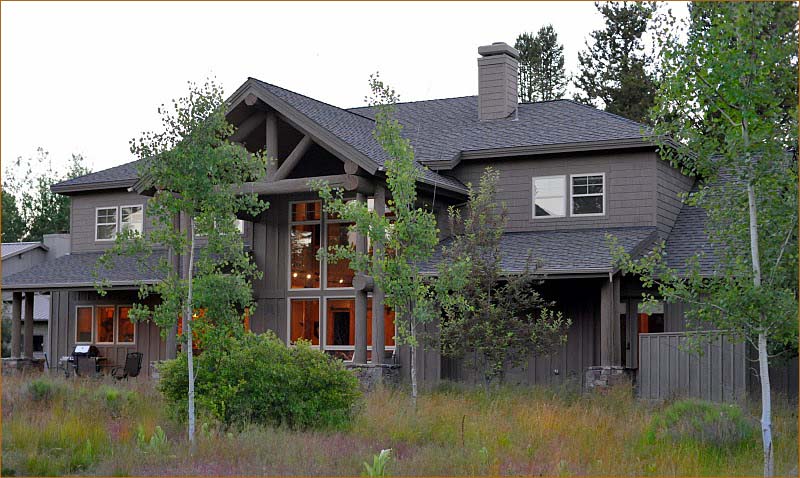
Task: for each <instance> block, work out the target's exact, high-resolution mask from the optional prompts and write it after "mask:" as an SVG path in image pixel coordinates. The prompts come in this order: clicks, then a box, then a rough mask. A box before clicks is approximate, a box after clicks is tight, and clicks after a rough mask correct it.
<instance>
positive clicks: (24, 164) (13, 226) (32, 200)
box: [2, 148, 91, 242]
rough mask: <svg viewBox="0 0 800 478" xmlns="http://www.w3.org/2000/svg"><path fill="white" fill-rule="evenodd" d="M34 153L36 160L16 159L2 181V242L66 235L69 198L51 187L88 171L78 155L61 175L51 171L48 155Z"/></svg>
mask: <svg viewBox="0 0 800 478" xmlns="http://www.w3.org/2000/svg"><path fill="white" fill-rule="evenodd" d="M36 154H37V156H36V158H22V157H19V158H17V160H16V161H15V162H14V163H13V164H14V168H13V170H12V171H7V172H6V174H5V177H4V178H3V193H2V196H3V242H7V241H8V242H15V241H41V240H42V237H43V236H44V235H45V234H53V233H60V232H69V214H70V202H69V198H68V197H67V196H63V195H61V194H57V193H54V192H53V191H51V190H50V186H52V185H53V184H56V183H58V182H61V181H64V180H67V179H72V178H76V177H78V176H83V175H85V174H89V173H90V172H91V171H90V170H89V169H88V168H86V166H84V159H83V156H81V155H79V154H73V155H72V159H71V161H70V165H69V169H68V170H67V172H66V173H63V174H62V173H58V172H56V171H55V170H54V169H53V163H52V161H51V160H50V154H49V153H48V152H47V151H45V150H44V149H43V148H37V150H36ZM40 167H44V170H39V169H38V168H40ZM6 208H8V209H6ZM6 214H8V217H6ZM7 227H8V229H6V228H7Z"/></svg>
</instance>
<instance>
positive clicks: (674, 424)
mask: <svg viewBox="0 0 800 478" xmlns="http://www.w3.org/2000/svg"><path fill="white" fill-rule="evenodd" d="M756 431H757V430H756V427H755V425H754V423H753V419H752V418H749V417H747V416H746V415H745V414H744V413H743V412H742V409H741V408H739V407H738V406H736V405H731V404H721V403H712V402H707V401H704V400H696V399H687V400H680V401H677V402H675V403H673V404H672V405H670V406H668V407H667V408H665V409H664V410H663V411H661V412H660V413H657V414H655V415H654V416H653V419H652V421H651V422H650V425H649V427H648V429H647V431H646V437H647V440H648V441H649V442H651V443H653V442H655V441H657V440H669V441H673V442H681V441H694V442H697V443H701V444H704V445H712V446H718V447H728V446H735V445H739V444H741V443H743V442H747V441H749V440H752V439H754V438H755V436H756Z"/></svg>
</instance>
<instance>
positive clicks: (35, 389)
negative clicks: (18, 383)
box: [28, 378, 59, 402]
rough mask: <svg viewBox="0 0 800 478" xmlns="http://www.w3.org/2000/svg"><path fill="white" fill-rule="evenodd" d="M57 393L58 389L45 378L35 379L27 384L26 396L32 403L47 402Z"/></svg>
mask: <svg viewBox="0 0 800 478" xmlns="http://www.w3.org/2000/svg"><path fill="white" fill-rule="evenodd" d="M58 392H59V388H58V387H57V386H56V385H55V384H54V383H53V382H51V381H49V380H47V379H45V378H37V379H35V380H32V381H31V382H30V383H28V396H29V397H30V399H31V400H32V401H34V402H48V401H50V399H52V398H53V396H54V395H55V394H56V393H58Z"/></svg>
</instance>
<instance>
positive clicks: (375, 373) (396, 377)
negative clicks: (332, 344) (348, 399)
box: [344, 363, 400, 392]
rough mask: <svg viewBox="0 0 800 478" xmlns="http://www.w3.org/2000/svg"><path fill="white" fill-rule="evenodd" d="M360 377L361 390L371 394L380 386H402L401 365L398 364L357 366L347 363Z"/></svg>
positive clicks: (348, 367)
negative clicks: (371, 391)
mask: <svg viewBox="0 0 800 478" xmlns="http://www.w3.org/2000/svg"><path fill="white" fill-rule="evenodd" d="M344 366H345V368H347V369H349V370H352V371H353V373H354V374H355V375H356V377H358V381H359V383H360V384H361V389H362V390H364V391H366V392H369V391H370V390H373V389H374V388H375V387H377V386H378V385H384V386H390V387H391V386H396V385H398V384H400V365H396V364H372V363H368V364H355V363H345V364H344Z"/></svg>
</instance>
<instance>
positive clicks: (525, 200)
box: [450, 151, 657, 231]
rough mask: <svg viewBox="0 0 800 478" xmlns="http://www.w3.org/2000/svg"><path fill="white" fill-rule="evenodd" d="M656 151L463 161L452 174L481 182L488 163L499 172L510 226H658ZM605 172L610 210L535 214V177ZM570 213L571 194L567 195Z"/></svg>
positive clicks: (525, 228) (500, 197)
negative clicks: (582, 214)
mask: <svg viewBox="0 0 800 478" xmlns="http://www.w3.org/2000/svg"><path fill="white" fill-rule="evenodd" d="M656 161H657V155H656V153H655V152H650V151H644V152H614V153H602V154H600V153H597V154H592V155H559V156H557V157H553V156H549V157H537V156H534V157H520V158H508V159H499V160H492V161H486V160H470V161H464V162H462V163H461V164H460V165H459V166H457V167H456V168H455V169H454V170H453V171H452V172H450V174H452V175H453V176H455V177H456V178H458V179H459V180H461V181H462V182H463V183H465V184H466V183H472V184H473V185H475V186H477V185H478V184H479V182H480V178H481V175H482V174H483V172H484V170H485V169H486V167H487V166H491V167H492V168H493V169H495V170H496V171H498V172H499V174H500V179H499V181H498V186H497V199H498V201H502V202H505V204H506V207H507V208H508V227H507V230H508V231H537V230H569V229H586V228H600V227H628V226H654V225H655V218H656V181H657V171H656ZM592 173H605V178H606V187H605V193H606V197H605V209H606V210H605V215H603V216H588V217H580V216H570V215H569V214H567V216H566V217H563V218H535V219H534V218H533V204H532V200H533V198H532V196H533V178H534V177H538V176H554V175H565V176H566V179H567V190H568V191H569V186H570V184H569V175H570V174H592ZM567 211H568V213H569V194H568V197H567Z"/></svg>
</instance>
